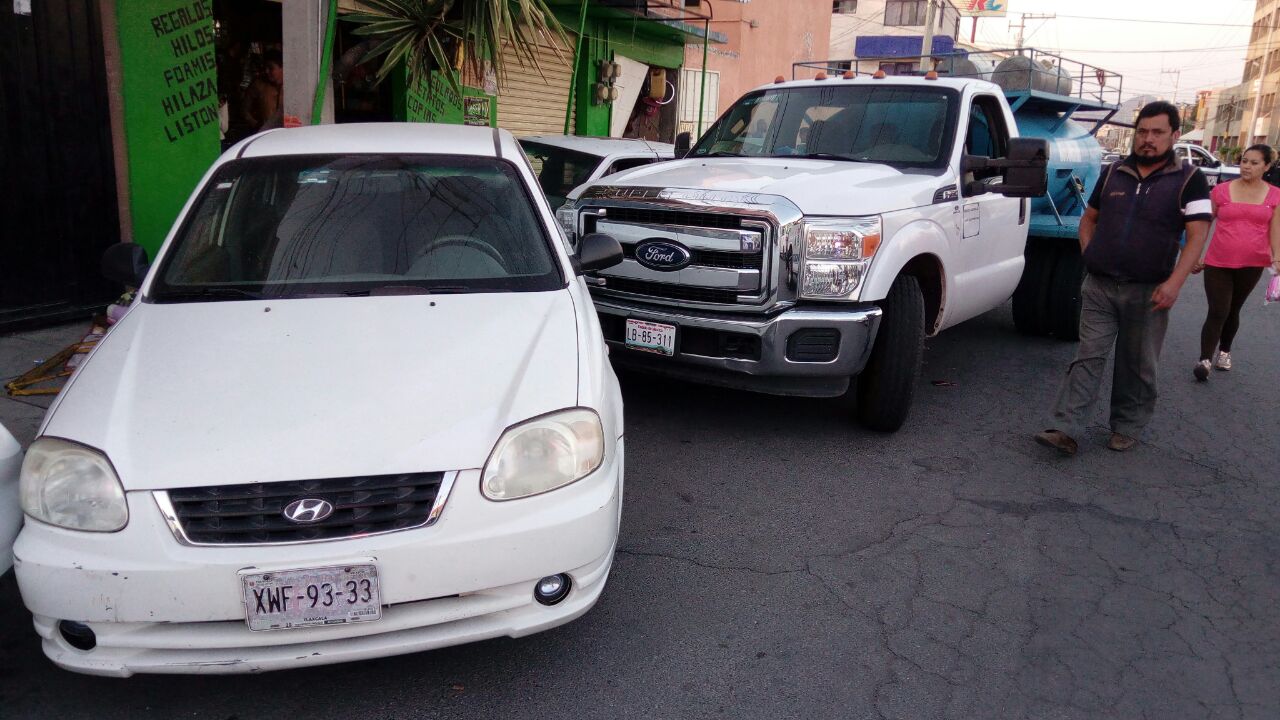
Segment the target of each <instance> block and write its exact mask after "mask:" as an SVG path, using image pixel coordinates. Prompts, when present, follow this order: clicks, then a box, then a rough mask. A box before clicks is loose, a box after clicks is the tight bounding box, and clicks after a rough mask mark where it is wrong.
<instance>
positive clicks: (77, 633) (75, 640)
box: [58, 620, 98, 650]
mask: <svg viewBox="0 0 1280 720" xmlns="http://www.w3.org/2000/svg"><path fill="white" fill-rule="evenodd" d="M58 632H60V633H62V639H63V640H66V641H67V644H68V645H70V646H71V647H73V648H75V649H77V650H92V649H94V648H95V647H97V646H98V637H97V636H96V635H94V634H93V629H92V628H90V627H89V626H88V625H85V624H84V623H78V622H72V621H70V620H62V621H60V622H59V623H58Z"/></svg>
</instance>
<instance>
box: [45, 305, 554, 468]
mask: <svg viewBox="0 0 1280 720" xmlns="http://www.w3.org/2000/svg"><path fill="white" fill-rule="evenodd" d="M577 374H578V366H577V328H576V321H575V316H574V312H573V301H572V299H571V298H570V296H569V293H568V291H557V292H545V293H519V294H515V293H508V294H466V295H431V296H429V295H415V296H396V297H357V298H309V299H294V300H275V301H235V302H210V303H186V304H166V305H157V304H144V305H140V306H138V307H135V308H134V309H133V310H132V311H131V312H130V313H129V314H128V315H127V316H126V317H125V318H124V319H123V320H122V321H121V322H120V323H119V324H117V325H116V326H115V327H113V328H112V330H111V332H110V333H108V335H107V337H106V338H105V339H104V340H103V341H102V343H101V344H100V345H99V347H98V348H97V349H96V350H95V351H94V353H93V355H92V356H91V357H90V358H89V360H88V362H86V363H85V365H84V367H82V368H81V369H80V371H79V372H78V373H77V375H76V376H75V377H74V378H73V379H72V381H71V383H70V385H69V386H68V388H67V389H66V390H65V391H64V394H63V397H62V398H61V399H60V401H59V403H58V405H57V406H56V407H55V408H54V409H53V411H52V413H51V415H50V418H49V420H48V422H47V426H46V427H45V428H44V430H43V434H45V435H51V436H56V437H62V438H67V439H70V440H74V441H77V442H81V443H84V444H86V445H89V446H92V447H96V448H98V449H100V450H103V451H104V452H106V453H107V455H108V457H109V458H110V459H111V461H112V463H113V464H114V466H115V468H116V471H117V472H118V473H119V475H120V479H121V481H122V482H123V483H124V485H125V488H126V489H128V490H139V489H163V488H174V487H196V486H204V485H220V484H230V483H240V482H245V483H249V482H274V481H280V480H299V479H311V478H333V477H350V476H356V475H379V474H390V473H401V472H416V471H436V470H461V469H471V468H478V467H481V466H482V465H483V464H484V461H485V459H486V458H487V457H488V455H489V452H490V450H492V449H493V445H494V443H495V442H496V441H497V439H498V436H499V435H500V434H501V433H502V431H503V430H504V429H505V428H507V427H508V426H510V425H512V424H514V423H517V422H520V421H522V420H525V419H527V418H530V417H534V416H536V415H540V414H543V413H546V412H549V411H552V410H557V409H560V408H564V407H571V406H573V405H575V404H576V402H577Z"/></svg>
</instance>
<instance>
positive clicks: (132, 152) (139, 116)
mask: <svg viewBox="0 0 1280 720" xmlns="http://www.w3.org/2000/svg"><path fill="white" fill-rule="evenodd" d="M116 22H117V27H118V36H119V40H120V58H121V66H122V71H123V72H122V75H123V77H122V95H123V98H124V125H125V144H126V147H127V153H128V157H129V200H130V211H131V214H132V217H133V239H134V241H135V242H137V243H139V244H140V245H142V246H143V247H145V248H146V249H147V251H148V252H149V253H150V254H151V256H152V257H154V256H155V252H156V250H158V249H159V247H160V245H161V244H162V243H163V242H164V238H165V236H166V235H167V234H168V232H169V229H170V227H171V226H172V225H173V221H174V219H175V218H177V216H178V212H179V211H180V210H181V209H182V205H183V203H184V202H185V201H186V199H187V197H188V196H189V195H190V194H191V191H192V189H194V188H195V186H196V184H197V183H198V182H199V181H200V178H201V176H203V175H204V173H205V171H206V170H208V169H209V166H210V164H212V163H213V161H214V160H215V159H216V158H217V156H218V151H219V126H218V120H219V118H218V88H217V61H216V59H215V56H214V30H213V8H212V0H119V2H118V4H117V6H116Z"/></svg>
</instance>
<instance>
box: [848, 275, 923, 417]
mask: <svg viewBox="0 0 1280 720" xmlns="http://www.w3.org/2000/svg"><path fill="white" fill-rule="evenodd" d="M880 307H881V309H882V310H884V315H883V316H882V317H881V318H880V329H879V330H878V331H877V332H876V341H875V345H874V346H873V347H872V348H871V357H870V359H868V360H867V366H866V367H865V368H863V370H862V373H861V374H860V375H858V383H857V403H856V411H857V415H858V422H860V423H861V424H862V425H863V426H865V427H867V428H870V429H871V430H877V431H879V432H894V431H895V430H897V429H898V428H900V427H902V423H903V422H905V421H906V419H907V412H908V411H909V410H910V409H911V397H912V395H914V394H915V389H916V383H917V382H918V381H919V379H920V364H921V361H922V359H923V356H924V295H923V294H922V293H921V292H920V283H919V281H918V280H916V279H915V278H914V277H912V276H910V275H899V276H898V277H897V278H896V279H895V280H894V281H893V285H892V286H891V287H890V288H889V295H888V297H886V298H885V299H884V301H883V302H881V303H880Z"/></svg>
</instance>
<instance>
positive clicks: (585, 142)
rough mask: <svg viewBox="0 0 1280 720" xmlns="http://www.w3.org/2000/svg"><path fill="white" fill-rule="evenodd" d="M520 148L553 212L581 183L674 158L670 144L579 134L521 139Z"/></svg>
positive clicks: (673, 150) (672, 147) (673, 151)
mask: <svg viewBox="0 0 1280 720" xmlns="http://www.w3.org/2000/svg"><path fill="white" fill-rule="evenodd" d="M520 147H522V148H524V151H525V154H527V155H528V156H529V162H530V163H532V164H533V170H534V172H535V173H536V174H537V175H538V184H539V185H541V186H542V191H543V192H545V193H546V194H547V200H548V201H549V202H550V203H551V209H552V210H554V209H556V208H558V207H560V206H561V205H563V204H564V202H565V198H567V197H568V196H569V191H570V190H573V189H574V188H576V187H578V186H579V185H582V184H583V183H587V182H591V181H593V180H599V179H600V178H602V177H604V176H606V175H612V174H613V173H616V172H622V171H623V170H630V169H632V168H637V167H641V166H643V165H651V164H653V163H656V162H659V161H662V160H671V159H672V158H674V157H675V146H674V145H671V144H670V143H660V142H650V141H648V140H628V139H622V138H598V137H581V136H578V135H536V136H533V137H524V138H520Z"/></svg>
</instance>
